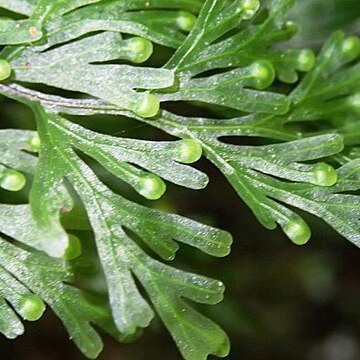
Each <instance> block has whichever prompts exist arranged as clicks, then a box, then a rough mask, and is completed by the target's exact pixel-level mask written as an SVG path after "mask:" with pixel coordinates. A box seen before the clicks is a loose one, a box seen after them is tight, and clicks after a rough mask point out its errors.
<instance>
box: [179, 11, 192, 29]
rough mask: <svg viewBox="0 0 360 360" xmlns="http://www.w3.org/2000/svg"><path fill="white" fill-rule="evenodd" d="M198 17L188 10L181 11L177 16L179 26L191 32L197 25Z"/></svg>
mask: <svg viewBox="0 0 360 360" xmlns="http://www.w3.org/2000/svg"><path fill="white" fill-rule="evenodd" d="M196 20H197V18H196V16H195V15H194V14H192V13H190V12H188V11H179V13H178V17H177V18H176V25H177V27H178V28H179V29H180V30H182V31H186V32H190V31H191V30H192V28H193V27H194V25H195V22H196Z"/></svg>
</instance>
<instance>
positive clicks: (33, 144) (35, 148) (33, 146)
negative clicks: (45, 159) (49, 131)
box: [28, 133, 41, 152]
mask: <svg viewBox="0 0 360 360" xmlns="http://www.w3.org/2000/svg"><path fill="white" fill-rule="evenodd" d="M28 143H29V150H30V151H32V152H39V150H40V146H41V140H40V137H39V135H38V133H36V134H35V135H34V136H33V137H32V138H31V139H30V140H29V142H28Z"/></svg>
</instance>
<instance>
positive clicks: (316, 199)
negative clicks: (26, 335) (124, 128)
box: [0, 0, 360, 360]
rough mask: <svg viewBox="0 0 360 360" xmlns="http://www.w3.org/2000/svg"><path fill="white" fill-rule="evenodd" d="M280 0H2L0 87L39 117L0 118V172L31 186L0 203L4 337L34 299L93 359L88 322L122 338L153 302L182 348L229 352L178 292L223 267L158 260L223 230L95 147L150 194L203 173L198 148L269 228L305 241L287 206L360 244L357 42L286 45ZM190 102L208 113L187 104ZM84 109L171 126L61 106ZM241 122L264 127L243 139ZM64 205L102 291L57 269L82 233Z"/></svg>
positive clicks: (11, 186)
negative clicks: (175, 208)
mask: <svg viewBox="0 0 360 360" xmlns="http://www.w3.org/2000/svg"><path fill="white" fill-rule="evenodd" d="M295 3H296V1H295V0H274V1H267V2H266V1H263V2H261V3H260V2H259V1H258V0H234V1H228V0H206V1H202V0H176V1H169V0H152V1H145V0H132V1H111V0H77V1H68V0H59V1H51V0H39V1H36V0H27V1H25V0H24V1H23V0H16V1H7V0H0V7H1V8H3V9H6V10H7V11H8V12H7V14H13V15H14V14H15V13H17V14H18V15H14V16H13V18H11V17H9V16H10V15H8V17H7V18H2V19H1V20H0V44H1V45H3V48H2V51H1V60H0V81H1V83H0V93H1V94H3V95H4V96H6V97H8V98H10V99H13V100H16V101H18V102H21V103H23V104H24V105H26V106H28V107H29V108H30V109H31V110H32V111H33V113H34V115H35V119H36V130H37V131H36V132H35V131H28V130H11V129H6V130H2V131H0V151H1V154H2V156H1V159H2V161H1V164H0V186H1V187H2V188H4V189H6V190H8V191H18V190H21V189H23V188H24V186H25V183H26V181H28V183H29V184H30V187H31V189H30V191H29V196H28V197H29V204H16V205H14V204H12V205H10V204H2V205H0V232H1V233H2V234H3V235H4V237H6V239H0V315H1V316H0V318H1V320H0V331H1V332H2V333H3V334H4V335H5V336H6V337H8V338H15V337H16V336H18V335H20V334H22V332H23V331H24V328H23V325H22V323H21V321H20V319H19V316H21V317H23V318H24V319H29V320H36V319H37V318H39V317H40V316H41V314H42V312H43V311H44V309H45V305H44V302H45V303H46V304H48V305H49V307H51V308H52V309H53V311H54V312H55V313H56V314H57V315H58V317H59V318H60V319H61V320H62V321H63V323H64V325H65V327H66V328H67V330H68V332H69V334H70V336H71V337H72V338H73V340H74V341H75V343H76V344H77V346H78V347H79V348H80V350H81V351H82V352H83V353H84V354H85V355H86V356H88V357H90V358H95V357H96V356H97V355H98V354H99V352H100V351H101V348H102V343H101V339H100V337H99V334H98V333H97V332H96V331H95V330H94V328H93V327H92V325H97V326H99V327H100V328H102V329H104V330H105V331H107V332H108V333H110V334H111V335H112V336H114V337H115V338H116V339H118V340H120V341H125V340H126V339H128V338H129V337H130V338H131V337H133V336H135V334H137V333H138V332H139V330H141V329H142V328H144V327H147V326H148V325H149V323H150V322H151V320H152V318H153V317H154V314H155V312H156V313H157V314H158V315H159V316H160V318H161V319H162V321H163V323H164V324H165V326H166V327H167V328H168V330H169V332H170V333H171V335H172V337H173V339H174V340H175V342H176V344H177V346H178V348H179V350H180V352H181V354H182V356H183V357H184V358H185V359H188V360H201V359H206V358H207V356H208V355H210V354H213V355H216V356H219V357H223V356H226V355H227V354H228V352H229V341H228V338H227V336H226V334H225V332H224V331H223V330H222V329H221V328H220V327H219V326H218V325H217V324H215V323H214V322H212V321H211V320H210V319H208V318H206V317H204V316H203V315H202V314H201V313H200V312H198V311H197V310H195V308H194V307H193V306H191V304H190V301H192V302H196V303H202V304H216V303H218V302H219V301H220V300H221V299H222V296H223V291H224V286H223V284H222V282H220V281H218V280H213V279H209V278H207V277H204V276H201V275H197V274H194V273H191V272H187V271H183V270H180V269H176V268H175V267H172V266H169V265H168V264H166V263H165V262H166V261H171V260H173V259H174V257H175V255H176V251H177V250H178V248H179V243H183V244H187V245H190V246H192V247H194V248H197V249H199V250H201V251H202V252H204V253H207V254H209V255H212V256H217V257H222V256H226V255H227V254H228V253H229V250H230V245H231V241H232V240H231V236H230V235H229V234H228V233H227V232H225V231H223V230H219V229H216V228H214V227H211V226H208V225H203V224H200V223H198V222H196V221H193V220H190V219H187V218H184V217H182V216H180V215H177V214H167V213H164V212H162V211H160V210H157V209H154V208H149V207H147V206H144V205H140V204H137V203H135V202H133V201H130V200H129V199H127V198H126V197H125V196H123V195H120V194H118V193H116V192H114V191H113V190H111V189H110V188H109V187H108V186H106V185H105V184H104V182H103V181H102V180H101V179H100V177H99V175H98V173H97V170H96V169H95V168H96V167H94V166H92V165H93V164H94V163H96V164H98V165H100V166H101V167H103V168H104V169H105V170H106V171H108V172H109V173H111V174H113V175H114V176H115V177H116V178H117V179H121V180H122V181H123V182H125V183H127V184H129V185H130V186H131V187H132V188H133V189H134V190H135V191H136V192H137V193H139V194H140V195H142V196H143V197H144V198H146V199H148V200H156V199H159V198H160V197H161V196H162V195H163V194H164V192H165V191H166V181H168V182H172V183H174V184H176V185H180V186H183V187H187V188H190V189H202V188H204V187H205V186H206V185H207V183H208V178H207V175H206V174H204V173H203V172H201V171H199V170H197V169H196V168H194V167H192V166H191V164H192V163H194V162H196V161H197V160H199V158H200V157H201V156H202V155H203V156H204V157H205V158H207V159H208V160H209V161H210V162H212V163H213V164H214V165H215V166H216V167H217V168H218V169H219V170H220V171H221V172H222V173H223V174H224V176H225V177H226V178H227V180H228V181H229V182H230V184H231V185H232V186H233V188H234V189H235V191H236V193H237V194H238V195H239V196H240V197H241V198H242V199H243V201H244V202H245V203H246V204H247V205H248V206H249V207H250V208H251V210H252V211H253V213H254V215H255V216H256V217H257V219H258V220H259V222H260V223H261V224H262V225H264V226H265V227H266V228H268V229H274V228H275V227H276V226H277V225H280V226H281V228H282V229H283V231H284V232H285V234H286V235H287V236H288V237H289V238H290V239H291V240H292V241H293V242H294V243H296V244H304V243H306V242H307V241H308V240H309V238H310V236H311V230H310V228H309V226H308V225H307V223H306V222H305V221H304V220H303V219H302V218H301V217H300V215H298V214H297V213H296V210H295V209H301V210H304V211H306V212H308V213H311V214H313V215H315V216H318V217H320V218H321V219H323V220H324V221H326V222H327V223H328V224H329V225H330V226H332V227H333V228H334V229H335V230H337V231H338V232H339V233H340V234H342V235H343V236H344V237H346V238H347V239H349V240H350V241H352V242H353V243H354V244H356V245H357V246H360V223H359V216H358V214H359V212H358V208H359V204H360V197H359V196H358V195H357V194H355V193H354V192H356V191H357V190H359V188H360V182H359V169H360V166H359V158H360V151H359V147H358V145H359V129H360V128H359V125H358V123H359V122H358V121H357V120H358V115H359V108H360V100H359V99H360V95H359V94H360V88H359V81H358V80H359V61H358V60H359V53H360V41H359V39H358V38H357V37H354V36H350V37H346V36H345V35H344V34H343V33H342V32H336V33H335V34H333V35H332V37H331V38H330V39H329V40H328V42H327V43H326V44H325V45H324V47H323V49H322V50H321V51H320V53H319V55H318V56H315V54H314V52H313V51H312V50H311V49H308V48H305V49H294V48H287V47H286V46H284V41H286V40H289V39H290V38H292V36H293V35H294V34H295V33H296V31H297V29H298V28H297V26H296V24H294V23H293V22H291V21H289V19H288V12H289V10H290V9H291V8H292V6H293V5H294V4H295ZM19 18H20V20H19ZM153 43H154V44H156V46H155V47H154V45H153ZM164 47H166V48H167V49H166V50H164V49H163V48H164ZM154 49H155V50H154ZM157 52H158V53H159V54H160V55H159V59H158V58H156V56H154V55H156V53H157ZM169 54H170V55H169ZM148 60H149V62H148ZM150 64H151V65H150ZM169 103H170V104H169ZM171 104H177V105H175V107H174V105H173V109H174V110H169V109H172V106H171ZM194 105H195V106H197V107H201V108H204V109H206V111H204V114H211V116H205V115H204V116H203V117H197V116H185V112H184V111H183V108H184V107H185V106H187V107H188V109H189V111H190V112H191V111H192V110H193V109H194ZM166 109H168V110H166ZM96 114H109V115H116V116H118V117H119V121H122V120H124V119H125V118H128V119H133V120H136V121H141V122H144V123H146V124H149V125H151V126H153V127H155V128H158V129H161V130H162V131H165V132H166V133H168V134H170V135H173V136H175V137H177V138H178V139H179V140H172V141H148V140H139V139H131V138H122V137H118V136H111V135H108V134H106V133H101V134H100V133H98V132H95V131H93V130H89V129H88V128H86V127H84V126H82V125H79V124H78V123H76V120H74V119H72V118H71V115H79V116H83V117H86V116H88V115H96ZM325 123H326V126H325V125H324V124H325ZM308 124H311V126H308ZM242 137H257V138H261V139H262V140H263V142H262V143H260V144H259V145H256V146H255V145H253V146H249V145H241V144H239V143H241V138H242ZM230 138H232V139H233V138H236V139H237V144H233V143H231V141H230V140H229V139H230ZM349 192H352V193H349ZM77 202H78V203H81V205H78V204H77ZM77 206H79V207H80V208H82V207H83V208H84V209H85V212H86V214H87V220H88V222H89V225H90V227H91V230H92V232H93V234H94V238H95V243H96V248H97V253H98V256H99V261H100V263H101V267H102V269H103V272H104V277H105V280H106V284H107V289H108V299H109V300H108V304H107V303H106V302H105V303H103V302H99V298H97V297H96V296H95V297H94V298H93V297H90V296H89V295H88V294H87V293H86V292H83V291H82V290H80V289H79V288H76V287H74V286H72V285H69V283H71V281H72V280H73V278H74V276H76V275H78V274H77V270H76V267H71V266H70V265H71V260H73V259H74V258H76V257H77V256H80V254H81V247H82V245H83V247H86V244H81V240H79V239H78V238H77V237H75V236H74V235H73V234H69V232H68V230H69V229H68V227H67V226H66V217H70V218H71V216H74V219H76V215H74V214H75V213H76V207H77ZM83 256H85V255H83ZM69 261H70V262H69ZM75 261H76V260H75ZM189 300H190V301H189ZM154 311H155V312H154ZM17 314H18V315H19V316H18V315H17Z"/></svg>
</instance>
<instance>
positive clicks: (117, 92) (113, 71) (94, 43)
mask: <svg viewBox="0 0 360 360" xmlns="http://www.w3.org/2000/svg"><path fill="white" fill-rule="evenodd" d="M134 42H136V43H137V46H134ZM138 43H139V39H137V40H134V39H133V40H131V42H130V41H129V40H122V38H121V36H120V35H119V34H117V33H112V32H104V33H101V34H97V35H93V36H90V37H88V38H85V39H82V40H79V41H76V42H73V43H70V44H66V45H64V46H61V47H58V48H55V49H53V50H49V51H46V52H43V53H39V52H37V51H36V49H34V48H32V47H28V48H27V49H25V50H24V51H22V52H21V53H20V54H18V56H15V57H14V56H11V60H10V64H11V66H12V68H13V71H14V75H15V79H16V80H18V81H26V82H33V83H45V84H47V85H51V86H55V87H58V88H62V89H66V90H72V91H79V92H83V93H87V94H89V95H93V96H96V97H99V98H102V99H104V100H107V101H110V102H111V103H113V104H115V105H117V106H118V107H121V108H124V109H128V110H133V111H134V112H135V113H137V114H138V115H140V116H143V117H152V116H154V115H156V113H157V112H158V110H159V102H158V100H157V99H156V97H155V96H154V95H151V94H144V93H138V92H136V91H135V90H134V89H135V88H139V87H140V88H143V89H158V88H163V87H168V86H171V85H172V84H173V81H174V79H173V74H172V72H171V71H169V70H163V69H148V68H136V67H133V66H130V65H111V64H97V65H96V64H94V63H95V62H96V63H103V62H106V61H111V60H115V59H124V60H130V61H132V60H134V59H135V60H136V61H135V62H139V60H144V53H143V52H144V51H145V52H147V54H145V55H147V56H148V55H149V49H144V48H142V49H140V52H139V48H138V45H139V44H138ZM142 46H145V47H149V46H150V45H149V44H148V43H147V42H146V41H145V40H144V42H143V43H142ZM94 47H95V48H97V51H96V52H94V51H91V49H93V48H94ZM134 47H135V49H134ZM139 56H140V57H141V58H142V59H139ZM74 59H76V61H74ZM65 69H67V70H66V71H65ZM70 69H71V70H70Z"/></svg>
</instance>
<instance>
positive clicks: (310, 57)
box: [296, 49, 316, 72]
mask: <svg viewBox="0 0 360 360" xmlns="http://www.w3.org/2000/svg"><path fill="white" fill-rule="evenodd" d="M315 64H316V56H315V54H314V52H313V51H312V50H310V49H303V50H301V51H300V52H299V55H298V57H297V59H296V68H297V69H298V70H299V71H304V72H307V71H310V70H312V69H313V68H314V66H315Z"/></svg>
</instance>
